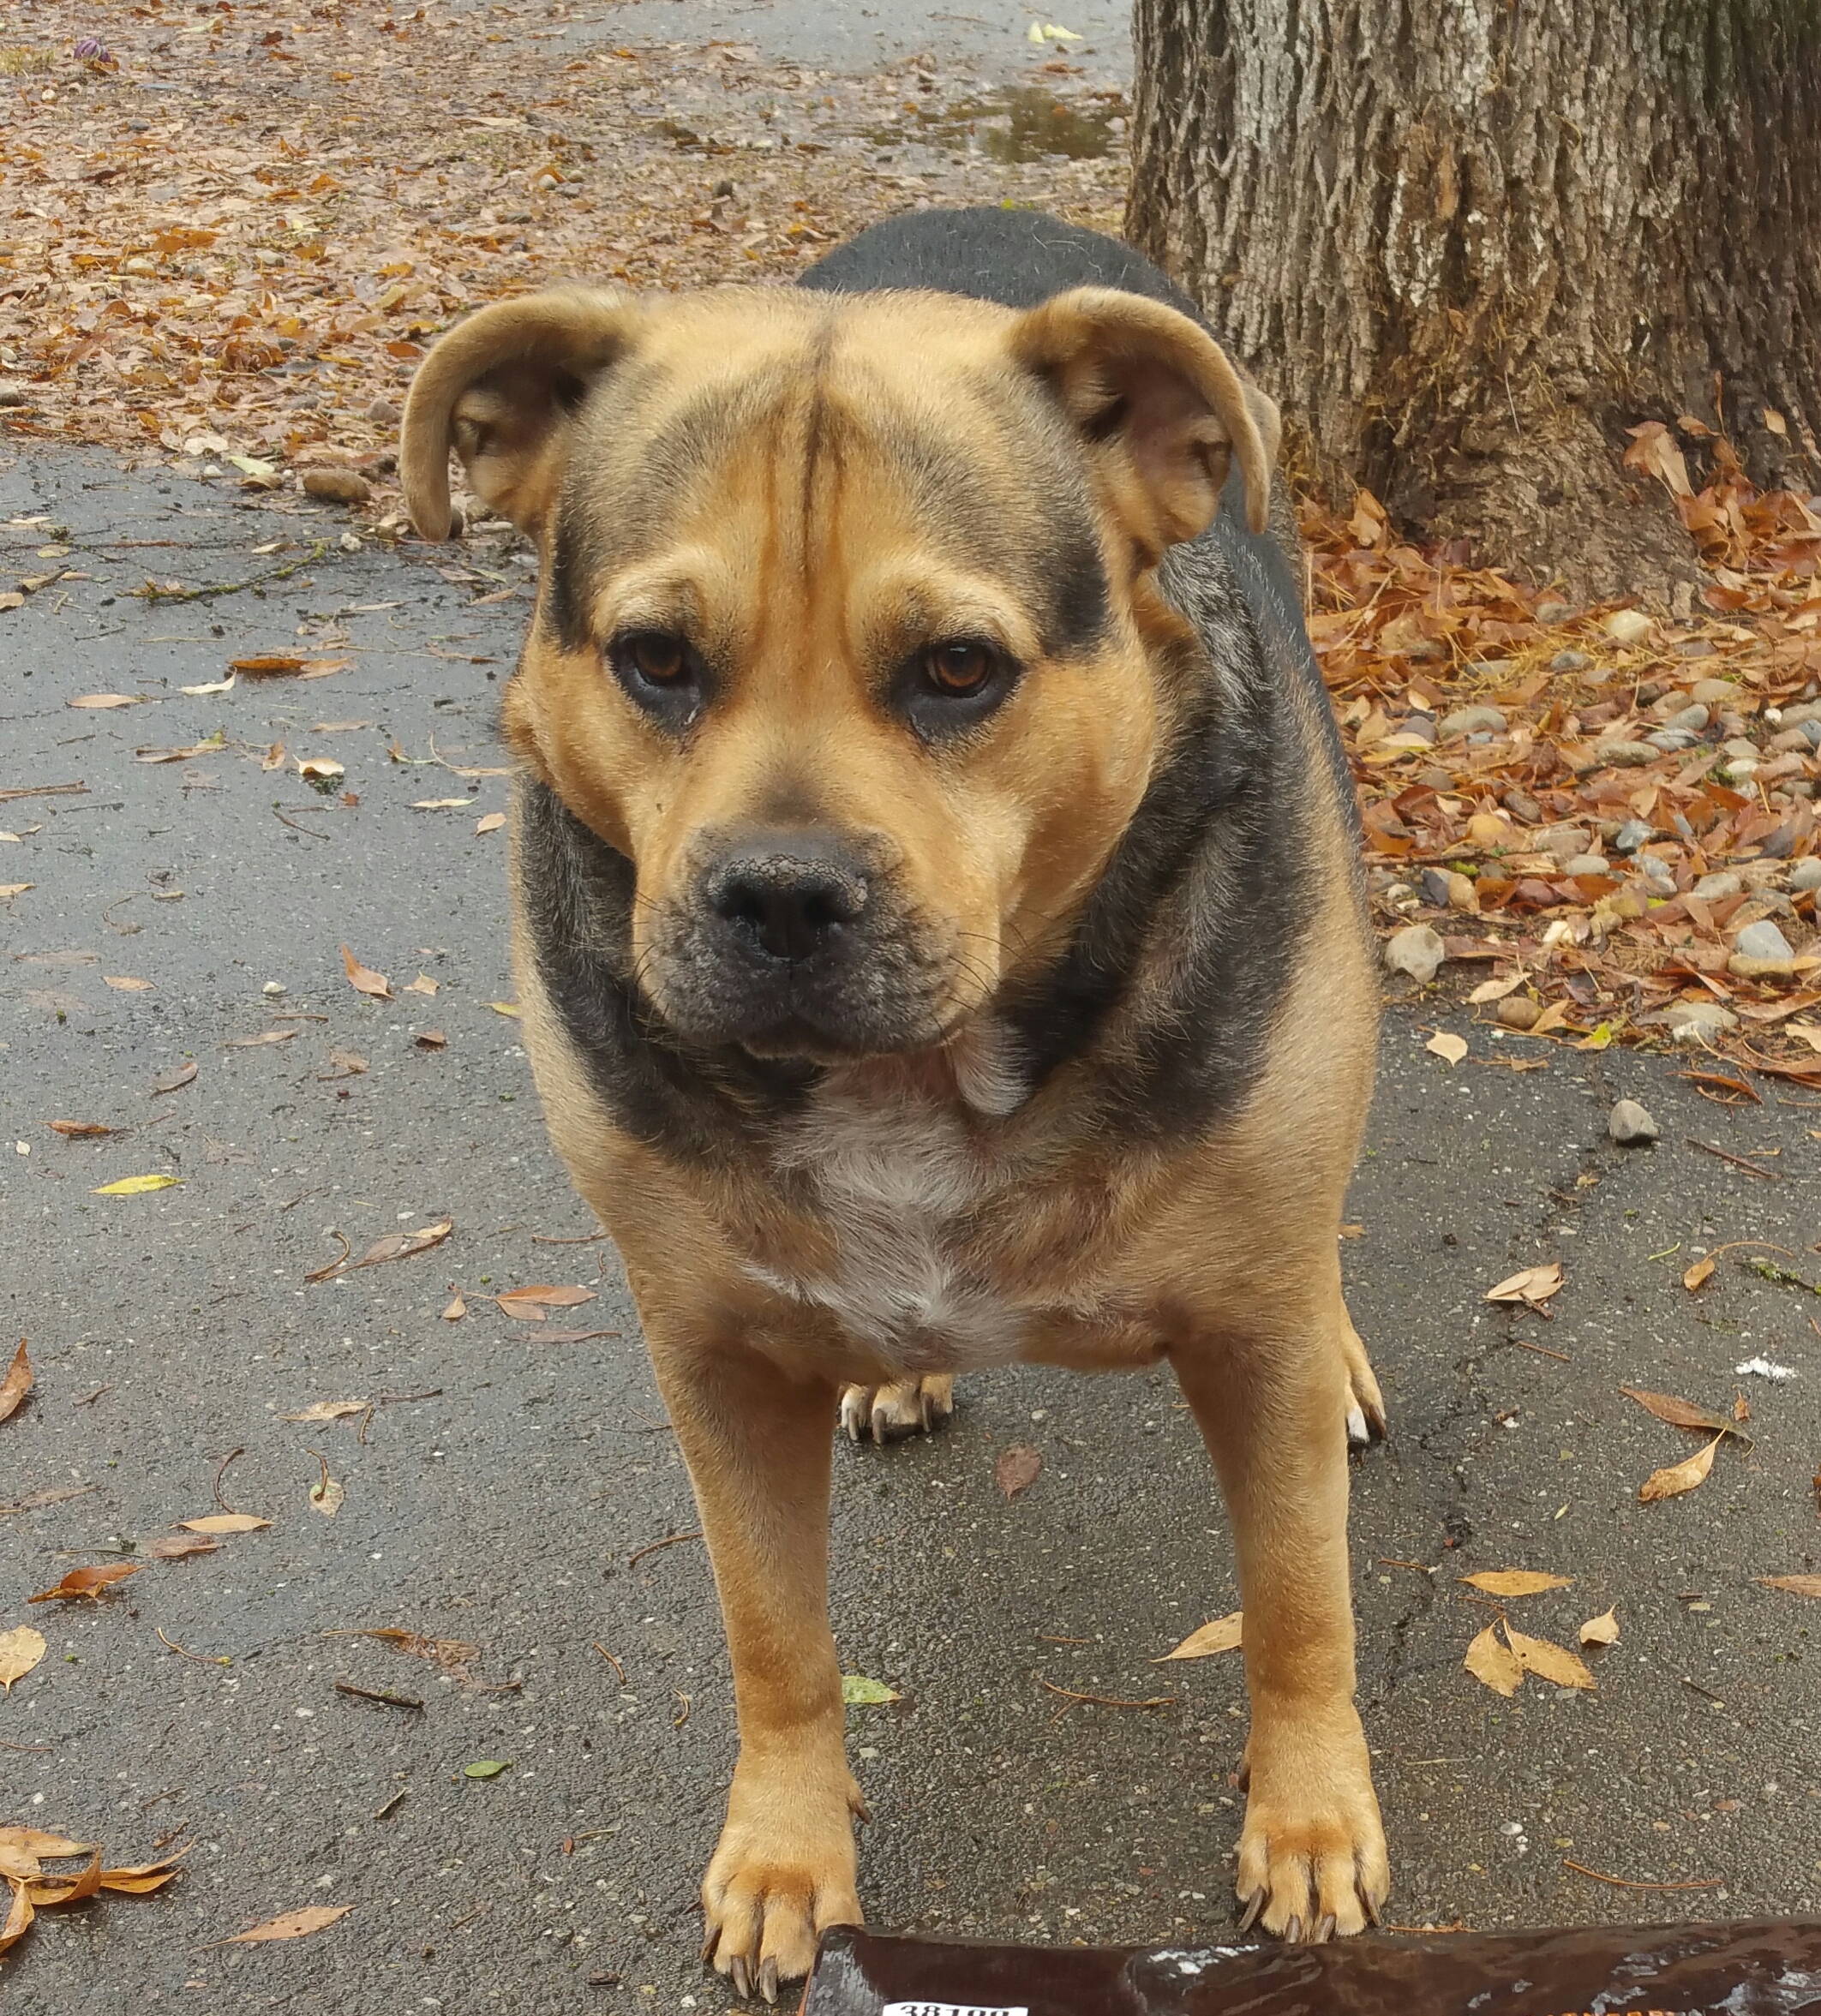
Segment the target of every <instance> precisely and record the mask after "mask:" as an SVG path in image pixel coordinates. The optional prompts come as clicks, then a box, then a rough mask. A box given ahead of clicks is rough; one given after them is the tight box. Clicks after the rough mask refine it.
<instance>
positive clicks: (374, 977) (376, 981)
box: [341, 945, 392, 1001]
mask: <svg viewBox="0 0 1821 2016" xmlns="http://www.w3.org/2000/svg"><path fill="white" fill-rule="evenodd" d="M341 963H342V966H343V967H344V969H345V971H346V972H347V975H348V983H349V984H350V986H351V987H353V988H354V989H356V991H357V992H359V993H362V994H370V995H371V996H373V998H374V1000H375V1001H390V1000H391V999H392V982H391V981H390V980H388V979H387V978H386V976H385V974H384V973H376V972H374V970H373V968H372V967H371V966H362V964H361V962H360V961H359V960H357V959H356V957H355V956H354V954H352V953H351V952H350V951H349V949H348V948H347V947H346V946H345V945H344V946H343V947H342V948H341Z"/></svg>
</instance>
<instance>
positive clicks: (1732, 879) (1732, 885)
mask: <svg viewBox="0 0 1821 2016" xmlns="http://www.w3.org/2000/svg"><path fill="white" fill-rule="evenodd" d="M1743 888H1745V883H1744V881H1743V880H1742V879H1741V878H1740V876H1736V875H1734V873H1733V872H1732V871H1731V870H1730V869H1722V870H1718V871H1717V872H1716V873H1715V874H1713V875H1704V876H1702V877H1701V879H1700V880H1699V881H1698V882H1697V883H1696V884H1695V885H1694V888H1693V889H1692V892H1691V894H1693V895H1694V896H1696V897H1697V898H1698V900H1700V901H1701V902H1703V903H1723V902H1725V900H1727V898H1728V896H1736V895H1738V894H1740V891H1741V890H1743Z"/></svg>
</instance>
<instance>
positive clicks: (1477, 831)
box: [1467, 812, 1649, 847]
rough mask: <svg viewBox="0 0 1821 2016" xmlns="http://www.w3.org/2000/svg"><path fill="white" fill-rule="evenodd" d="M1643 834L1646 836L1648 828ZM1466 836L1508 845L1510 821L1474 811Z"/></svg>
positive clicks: (1475, 842) (1492, 844) (1475, 841)
mask: <svg viewBox="0 0 1821 2016" xmlns="http://www.w3.org/2000/svg"><path fill="white" fill-rule="evenodd" d="M1645 835H1646V837H1647V838H1648V836H1649V829H1648V828H1646V829H1645ZM1467 838H1468V839H1469V840H1471V842H1472V843H1473V845H1474V846H1477V847H1508V846H1510V845H1511V844H1512V830H1511V822H1510V820H1508V819H1501V818H1500V817H1498V816H1497V814H1496V813H1493V812H1476V813H1475V814H1474V815H1473V817H1471V819H1470V820H1468V822H1467Z"/></svg>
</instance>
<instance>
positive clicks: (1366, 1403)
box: [1340, 1326, 1391, 1449]
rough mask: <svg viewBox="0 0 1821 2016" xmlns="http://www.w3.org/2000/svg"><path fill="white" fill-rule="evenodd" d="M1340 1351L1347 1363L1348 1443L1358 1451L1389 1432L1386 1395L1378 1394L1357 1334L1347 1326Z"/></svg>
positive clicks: (1377, 1388) (1369, 1363)
mask: <svg viewBox="0 0 1821 2016" xmlns="http://www.w3.org/2000/svg"><path fill="white" fill-rule="evenodd" d="M1340 1348H1341V1353H1342V1355H1343V1356H1345V1359H1346V1361H1347V1441H1348V1443H1349V1444H1350V1445H1351V1446H1352V1447H1354V1448H1356V1449H1360V1448H1363V1447H1364V1446H1365V1445H1366V1444H1367V1443H1369V1441H1371V1440H1372V1439H1373V1437H1374V1436H1377V1437H1378V1439H1380V1440H1381V1441H1382V1440H1383V1439H1385V1437H1386V1436H1387V1434H1389V1433H1390V1432H1391V1431H1390V1429H1389V1428H1388V1427H1387V1425H1386V1421H1385V1396H1384V1395H1383V1394H1382V1393H1381V1392H1380V1391H1379V1383H1378V1380H1377V1379H1375V1377H1374V1376H1373V1372H1372V1363H1371V1361H1370V1360H1369V1358H1368V1357H1367V1356H1366V1347H1365V1346H1364V1345H1363V1343H1361V1342H1360V1341H1359V1332H1358V1331H1356V1330H1354V1329H1352V1328H1351V1326H1350V1327H1349V1329H1348V1331H1347V1334H1346V1337H1345V1339H1344V1340H1343V1342H1342V1343H1341V1347H1340Z"/></svg>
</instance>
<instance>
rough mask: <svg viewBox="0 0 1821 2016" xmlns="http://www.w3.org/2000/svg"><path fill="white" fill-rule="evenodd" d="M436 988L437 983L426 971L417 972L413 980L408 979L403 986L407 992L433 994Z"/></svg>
mask: <svg viewBox="0 0 1821 2016" xmlns="http://www.w3.org/2000/svg"><path fill="white" fill-rule="evenodd" d="M437 990H438V983H437V982H436V981H434V980H433V979H432V978H430V976H429V975H428V973H419V974H418V976H417V978H416V979H415V980H410V981H408V982H407V983H406V984H405V988H404V991H405V992H406V993H407V994H434V993H435V992H436V991H437Z"/></svg>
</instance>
